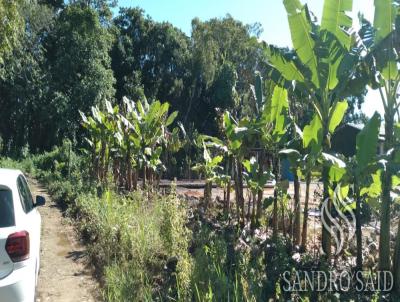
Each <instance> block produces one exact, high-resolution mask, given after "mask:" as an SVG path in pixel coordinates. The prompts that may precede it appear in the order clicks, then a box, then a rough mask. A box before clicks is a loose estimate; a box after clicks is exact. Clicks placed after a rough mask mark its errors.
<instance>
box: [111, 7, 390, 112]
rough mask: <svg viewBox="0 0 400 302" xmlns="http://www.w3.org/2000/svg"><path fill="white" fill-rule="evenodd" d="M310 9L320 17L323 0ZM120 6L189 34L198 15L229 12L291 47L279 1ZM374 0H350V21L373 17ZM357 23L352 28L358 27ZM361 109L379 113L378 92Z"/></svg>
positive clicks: (274, 41)
mask: <svg viewBox="0 0 400 302" xmlns="http://www.w3.org/2000/svg"><path fill="white" fill-rule="evenodd" d="M302 2H303V3H307V4H308V6H309V8H310V10H311V11H312V12H313V13H314V14H315V15H316V16H317V17H318V18H320V17H321V15H322V7H323V0H303V1H302ZM118 4H119V6H120V7H135V6H139V7H141V8H143V9H144V10H145V12H146V14H148V15H150V16H151V18H153V19H154V20H156V21H168V22H170V23H172V24H173V25H174V26H176V27H178V28H180V29H181V30H183V31H184V32H185V33H186V34H187V35H190V31H191V21H192V19H193V18H194V17H198V18H200V19H201V20H203V21H205V20H208V19H210V18H213V17H224V16H225V15H226V14H228V13H229V14H231V15H232V16H233V17H234V18H236V19H238V20H240V21H242V22H243V23H255V22H259V23H261V24H262V27H263V29H264V32H263V34H262V35H261V39H262V40H264V41H266V42H268V43H269V44H275V45H278V46H290V45H291V42H290V31H289V26H288V24H287V19H286V12H285V9H284V7H283V4H282V1H281V0H246V1H245V0H214V1H212V0H196V1H194V0H119V1H118ZM373 8H374V5H373V0H353V12H352V14H351V16H352V17H353V20H357V13H358V12H359V11H360V12H362V13H363V14H364V15H365V16H366V18H367V19H370V20H372V18H373ZM357 26H358V25H357V22H356V24H355V27H357ZM362 110H363V111H364V112H365V113H366V114H367V115H368V116H371V115H372V114H373V113H374V112H375V110H377V111H379V112H382V105H381V101H380V98H379V94H378V93H377V92H375V91H370V92H369V93H368V95H367V99H366V102H365V104H364V106H363V108H362Z"/></svg>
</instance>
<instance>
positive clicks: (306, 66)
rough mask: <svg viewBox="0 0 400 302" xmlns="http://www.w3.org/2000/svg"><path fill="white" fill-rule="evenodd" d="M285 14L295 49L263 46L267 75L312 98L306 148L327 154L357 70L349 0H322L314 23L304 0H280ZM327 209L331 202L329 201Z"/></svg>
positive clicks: (326, 235) (326, 239)
mask: <svg viewBox="0 0 400 302" xmlns="http://www.w3.org/2000/svg"><path fill="white" fill-rule="evenodd" d="M284 5H285V8H286V11H287V14H288V21H289V27H290V31H291V37H292V43H293V47H294V51H291V52H286V53H282V51H279V50H277V49H276V48H274V47H271V46H269V47H267V48H266V54H267V57H268V59H269V61H270V63H271V64H272V66H273V68H272V69H271V71H270V75H271V77H272V78H273V79H274V80H275V81H276V82H277V83H280V84H281V85H286V86H287V85H290V84H291V82H292V81H295V82H296V87H297V88H298V89H301V90H302V91H303V93H304V94H305V95H307V98H309V99H310V101H311V103H312V106H313V108H314V117H313V119H312V121H311V123H310V125H309V126H307V127H305V129H304V133H303V134H304V140H305V144H304V147H308V145H309V144H310V143H311V141H315V142H316V144H315V146H316V147H317V148H318V149H319V152H322V154H323V153H329V151H330V137H331V135H332V134H333V133H334V131H335V129H336V127H337V126H338V125H339V124H340V122H341V121H342V119H343V117H344V115H345V112H346V109H347V107H348V105H347V102H346V101H345V100H344V99H345V97H346V96H347V95H346V86H347V85H349V83H350V82H351V81H350V80H352V79H353V77H354V75H355V70H356V67H357V63H358V58H359V56H358V53H357V52H354V51H353V48H354V47H355V45H354V42H353V41H352V39H351V37H350V34H349V29H350V27H351V25H352V20H351V18H350V17H348V16H347V15H346V12H347V11H349V10H351V7H352V1H346V2H337V1H332V0H325V2H324V9H323V16H322V22H321V25H320V26H319V25H317V24H316V23H314V22H312V19H311V16H310V13H309V11H308V7H307V5H301V3H300V1H298V0H284ZM322 168H323V172H322V178H323V182H324V194H323V195H324V200H329V164H328V162H326V161H325V162H324V164H323V165H322ZM328 207H329V208H330V207H331V202H329V206H328ZM322 246H323V250H324V252H325V253H326V256H327V258H328V259H330V256H331V235H330V232H329V231H328V230H326V228H323V229H322Z"/></svg>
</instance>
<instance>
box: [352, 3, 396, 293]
mask: <svg viewBox="0 0 400 302" xmlns="http://www.w3.org/2000/svg"><path fill="white" fill-rule="evenodd" d="M374 4H375V14H374V21H373V27H372V26H371V24H370V23H369V22H368V21H366V20H362V24H363V27H362V28H361V30H360V36H361V37H362V41H363V46H364V50H365V51H366V53H367V54H366V55H365V57H364V65H363V66H362V70H363V71H364V76H365V79H366V82H367V83H368V84H369V85H370V86H371V87H372V88H373V89H377V90H378V91H379V94H380V96H381V101H382V104H383V108H384V120H385V146H384V147H385V152H386V154H385V156H384V157H383V159H384V161H385V165H384V166H383V168H382V173H381V182H382V192H381V199H382V206H381V211H380V215H381V217H380V220H381V228H380V236H379V270H381V271H388V270H390V266H391V265H390V262H391V261H390V206H391V204H392V198H391V196H390V195H391V191H392V189H393V176H394V175H395V174H396V170H398V168H397V163H396V157H397V155H396V154H397V151H393V150H396V149H393V148H396V146H397V144H398V142H399V141H398V137H396V131H397V130H396V129H397V126H396V115H398V112H399V111H398V110H399V106H400V102H399V100H398V91H399V88H400V73H399V65H398V57H399V54H400V47H399V45H400V43H399V33H400V27H399V24H400V23H399V21H400V11H399V2H398V1H396V0H383V1H375V2H374ZM399 117H400V116H399V115H398V118H399ZM399 236H400V232H399ZM398 253H399V250H398V249H397V250H396V251H395V256H396V257H395V258H394V261H396V265H395V268H394V276H395V279H396V282H397V283H396V285H397V289H398V291H399V292H400V281H399V280H400V267H399V262H398V261H397V258H398ZM396 266H397V268H396Z"/></svg>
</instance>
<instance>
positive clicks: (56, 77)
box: [46, 5, 115, 142]
mask: <svg viewBox="0 0 400 302" xmlns="http://www.w3.org/2000/svg"><path fill="white" fill-rule="evenodd" d="M111 43H112V36H111V34H110V33H109V32H108V29H107V28H104V27H103V26H102V25H101V23H100V19H99V15H98V14H97V13H96V11H94V10H93V9H92V8H90V7H81V6H79V5H69V6H67V7H66V8H65V9H64V10H63V11H62V12H61V14H60V16H59V18H58V19H57V21H56V24H55V28H54V31H53V32H52V33H51V35H50V36H49V38H48V41H47V45H46V48H47V53H48V66H49V72H50V74H51V76H50V79H49V83H50V91H51V92H50V96H49V97H50V98H51V99H52V100H53V103H55V104H56V105H55V107H56V108H55V110H56V112H54V113H53V114H54V118H55V119H56V120H57V121H58V122H57V128H58V129H55V130H56V140H55V142H58V141H59V140H60V138H62V137H69V138H70V139H75V138H77V137H78V135H77V132H78V130H79V112H78V111H79V110H81V111H82V112H84V113H88V112H89V111H90V108H91V107H92V106H96V105H101V104H104V101H105V100H111V99H112V98H113V96H114V92H115V91H114V88H113V84H114V82H115V80H114V77H113V73H112V70H111V68H110V57H109V54H108V53H109V51H110V48H111Z"/></svg>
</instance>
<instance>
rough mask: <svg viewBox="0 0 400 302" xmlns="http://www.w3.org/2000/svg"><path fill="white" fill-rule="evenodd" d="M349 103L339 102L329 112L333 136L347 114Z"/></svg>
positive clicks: (330, 129)
mask: <svg viewBox="0 0 400 302" xmlns="http://www.w3.org/2000/svg"><path fill="white" fill-rule="evenodd" d="M348 106H349V105H348V104H347V101H342V102H337V103H336V104H335V105H334V107H333V108H331V109H330V112H329V116H330V117H329V132H330V133H331V134H333V133H334V132H335V129H336V127H337V126H339V124H340V123H341V122H342V120H343V117H344V114H345V113H346V110H347V107H348Z"/></svg>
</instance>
